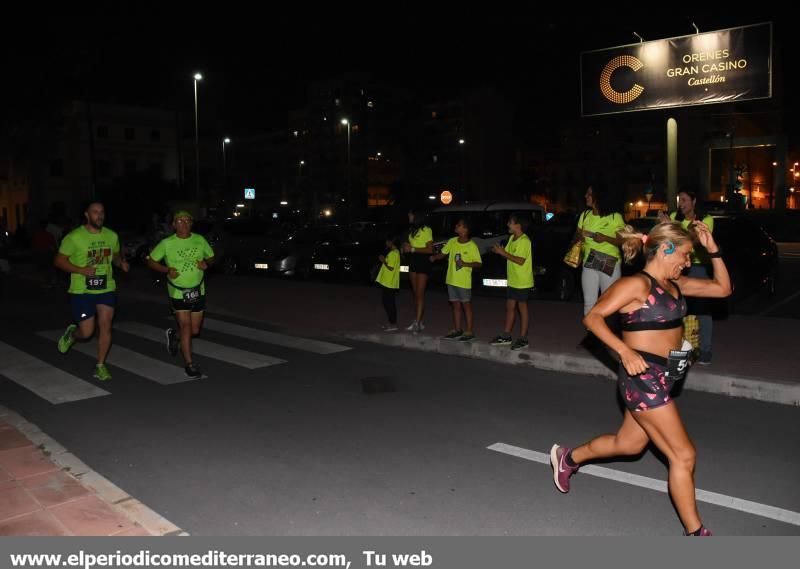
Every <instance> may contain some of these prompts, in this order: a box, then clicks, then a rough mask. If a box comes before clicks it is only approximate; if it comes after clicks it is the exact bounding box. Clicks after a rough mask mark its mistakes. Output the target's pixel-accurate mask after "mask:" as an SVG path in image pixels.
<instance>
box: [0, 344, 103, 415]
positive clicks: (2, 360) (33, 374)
mask: <svg viewBox="0 0 800 569" xmlns="http://www.w3.org/2000/svg"><path fill="white" fill-rule="evenodd" d="M0 375H2V376H5V377H7V378H8V379H10V380H11V381H13V382H15V383H17V384H18V385H21V386H22V387H24V388H25V389H27V390H29V391H32V392H33V393H35V394H36V395H38V396H39V397H41V398H42V399H44V400H45V401H48V402H50V403H52V404H54V405H57V404H59V403H70V402H73V401H80V400H82V399H91V398H92V397H101V396H103V395H110V394H109V392H108V391H106V390H105V389H100V388H99V387H96V386H94V385H92V384H91V383H89V382H88V381H84V380H82V379H81V378H79V377H75V376H74V375H72V374H69V373H67V372H65V371H63V370H61V369H58V368H57V367H55V366H52V365H50V364H48V363H47V362H44V361H42V360H40V359H38V358H35V357H34V356H32V355H30V354H28V353H26V352H23V351H22V350H18V349H17V348H15V347H13V346H9V345H8V344H5V343H3V342H0Z"/></svg>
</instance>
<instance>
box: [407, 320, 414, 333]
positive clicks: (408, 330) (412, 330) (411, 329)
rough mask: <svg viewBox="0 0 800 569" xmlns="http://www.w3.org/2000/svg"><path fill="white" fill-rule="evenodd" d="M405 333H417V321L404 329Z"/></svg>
mask: <svg viewBox="0 0 800 569" xmlns="http://www.w3.org/2000/svg"><path fill="white" fill-rule="evenodd" d="M406 331H407V332H416V331H417V321H416V320H414V321H413V322H412V323H411V324H409V325H408V327H407V328H406Z"/></svg>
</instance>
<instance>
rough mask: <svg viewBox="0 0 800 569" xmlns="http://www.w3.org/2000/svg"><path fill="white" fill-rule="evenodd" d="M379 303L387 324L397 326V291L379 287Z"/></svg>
mask: <svg viewBox="0 0 800 569" xmlns="http://www.w3.org/2000/svg"><path fill="white" fill-rule="evenodd" d="M381 289H382V290H381V295H382V296H381V301H382V302H383V308H384V310H386V317H387V318H388V319H389V324H397V289H395V288H387V287H385V286H383V285H381Z"/></svg>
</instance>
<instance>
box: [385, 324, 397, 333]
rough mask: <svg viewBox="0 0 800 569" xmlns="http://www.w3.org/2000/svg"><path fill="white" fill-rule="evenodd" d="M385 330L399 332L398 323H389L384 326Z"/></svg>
mask: <svg viewBox="0 0 800 569" xmlns="http://www.w3.org/2000/svg"><path fill="white" fill-rule="evenodd" d="M383 331H384V332H397V325H396V324H388V325H386V326H384V327H383Z"/></svg>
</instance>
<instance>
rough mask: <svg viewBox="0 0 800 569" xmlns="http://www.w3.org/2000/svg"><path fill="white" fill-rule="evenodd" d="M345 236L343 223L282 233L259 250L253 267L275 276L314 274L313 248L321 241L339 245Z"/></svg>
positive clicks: (312, 226) (344, 239) (321, 244)
mask: <svg viewBox="0 0 800 569" xmlns="http://www.w3.org/2000/svg"><path fill="white" fill-rule="evenodd" d="M347 239H348V236H347V230H346V229H345V228H344V227H342V226H339V225H306V226H305V227H303V228H301V229H298V230H296V231H293V232H292V233H291V234H289V235H282V239H280V240H279V241H276V242H275V244H274V245H273V246H271V247H269V248H265V249H264V250H263V251H261V252H260V253H258V255H257V256H256V259H255V268H256V269H257V270H259V271H264V272H266V273H267V274H271V275H275V276H281V277H299V278H303V279H307V278H310V277H311V276H312V275H313V274H314V251H315V250H316V249H317V248H319V247H321V246H325V245H323V244H327V245H328V246H330V245H332V244H333V245H337V246H338V245H339V244H341V243H344V242H345V241H346V240H347ZM318 264H319V265H322V264H323V263H318Z"/></svg>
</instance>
